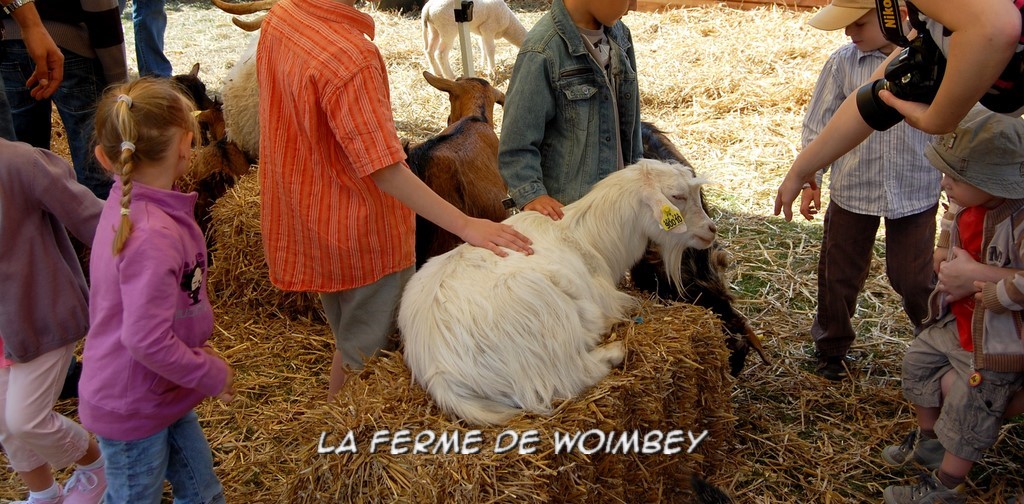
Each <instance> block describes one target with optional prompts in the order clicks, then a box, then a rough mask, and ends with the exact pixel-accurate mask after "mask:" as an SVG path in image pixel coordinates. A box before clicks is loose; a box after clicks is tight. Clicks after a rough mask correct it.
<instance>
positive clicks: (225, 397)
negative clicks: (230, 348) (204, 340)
mask: <svg viewBox="0 0 1024 504" xmlns="http://www.w3.org/2000/svg"><path fill="white" fill-rule="evenodd" d="M202 350H203V351H204V352H206V353H208V354H210V355H212V356H214V357H216V358H218V359H220V360H221V361H223V362H224V365H225V366H227V368H228V376H227V379H225V380H224V387H223V388H222V389H221V391H220V393H218V394H217V395H216V397H217V399H220V401H221V402H224V403H229V402H231V400H232V399H234V398H235V372H234V370H232V369H231V365H230V364H228V361H227V360H225V359H224V357H221V356H220V354H219V353H217V351H216V350H214V349H213V347H211V346H204V347H202Z"/></svg>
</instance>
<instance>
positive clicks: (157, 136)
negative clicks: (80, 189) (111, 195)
mask: <svg viewBox="0 0 1024 504" xmlns="http://www.w3.org/2000/svg"><path fill="white" fill-rule="evenodd" d="M177 130H183V131H186V132H191V133H192V134H193V136H194V137H198V125H197V124H196V119H195V117H194V116H193V114H192V106H191V104H190V103H189V102H188V101H187V100H186V99H185V97H184V96H183V95H182V94H181V92H180V91H179V90H178V88H177V87H176V86H175V85H174V84H172V83H171V82H170V81H169V80H167V79H154V78H149V77H143V78H140V79H137V80H134V81H130V82H127V83H125V84H122V85H119V86H115V87H112V88H110V89H108V90H107V91H106V92H105V93H104V96H103V98H102V99H101V100H100V103H99V104H98V105H97V109H96V128H95V131H96V142H97V144H98V146H99V147H100V148H101V149H102V153H103V155H104V156H105V157H106V158H107V159H108V160H109V161H110V165H111V166H109V167H108V168H109V169H110V171H111V172H113V173H114V174H117V175H120V176H121V199H120V200H119V201H118V203H119V204H120V207H121V219H120V222H119V224H118V227H117V230H116V233H115V235H114V243H113V252H114V255H118V254H119V253H120V252H121V251H122V250H124V247H125V243H126V242H127V241H128V238H129V236H130V235H131V234H132V228H133V225H132V220H131V218H130V212H129V210H130V208H131V202H132V192H133V188H134V186H135V183H134V175H136V173H135V171H136V170H139V171H140V174H141V173H144V172H145V170H146V167H147V166H150V165H152V164H153V163H157V162H159V161H161V160H162V159H163V158H164V157H165V156H167V155H169V154H171V153H174V151H173V149H175V148H176V147H177V146H176V144H175V143H174V142H175V141H176V139H177V138H179V137H178V135H176V134H174V133H175V132H176V131H177Z"/></svg>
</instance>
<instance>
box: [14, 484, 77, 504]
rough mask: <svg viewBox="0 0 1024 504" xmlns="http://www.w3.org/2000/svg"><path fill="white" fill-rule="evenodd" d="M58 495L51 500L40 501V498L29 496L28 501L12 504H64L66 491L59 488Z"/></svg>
mask: <svg viewBox="0 0 1024 504" xmlns="http://www.w3.org/2000/svg"><path fill="white" fill-rule="evenodd" d="M57 490H58V493H57V496H56V497H52V498H49V499H40V498H39V497H33V496H32V494H29V496H28V500H21V501H13V502H11V504H64V491H63V490H61V489H60V487H57Z"/></svg>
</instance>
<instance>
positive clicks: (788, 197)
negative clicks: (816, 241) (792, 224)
mask: <svg viewBox="0 0 1024 504" xmlns="http://www.w3.org/2000/svg"><path fill="white" fill-rule="evenodd" d="M804 184H810V188H811V189H815V190H817V189H818V183H817V182H816V181H815V180H814V176H813V175H812V176H811V180H800V179H799V178H797V176H796V175H794V174H793V172H792V171H790V173H788V174H787V175H786V178H785V179H783V180H782V185H780V186H779V191H778V193H777V194H776V195H775V215H779V213H780V212H781V213H782V214H783V216H784V217H785V219H786V220H787V221H790V220H793V201H795V200H796V197H797V196H799V195H800V193H801V192H802V191H803V189H804ZM819 204H820V201H819ZM800 211H801V213H802V212H803V205H802V204H801V208H800ZM804 217H806V218H807V220H811V217H809V216H808V215H807V214H804Z"/></svg>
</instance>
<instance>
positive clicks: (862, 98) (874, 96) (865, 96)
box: [857, 79, 903, 131]
mask: <svg viewBox="0 0 1024 504" xmlns="http://www.w3.org/2000/svg"><path fill="white" fill-rule="evenodd" d="M888 86H889V83H888V82H887V81H886V80H885V79H878V80H876V81H874V82H869V83H867V84H864V85H863V86H861V88H860V89H858V90H857V110H858V111H859V112H860V116H861V117H862V118H864V122H866V123H867V124H868V126H871V127H872V128H874V129H875V130H877V131H885V130H887V129H889V128H891V127H893V126H895V125H896V124H898V123H899V122H900V121H902V120H903V115H902V114H900V113H899V112H898V111H897V110H896V109H894V108H892V107H890V106H889V105H887V104H886V103H885V102H884V101H882V98H881V97H879V96H878V92H879V91H881V90H883V89H888Z"/></svg>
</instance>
